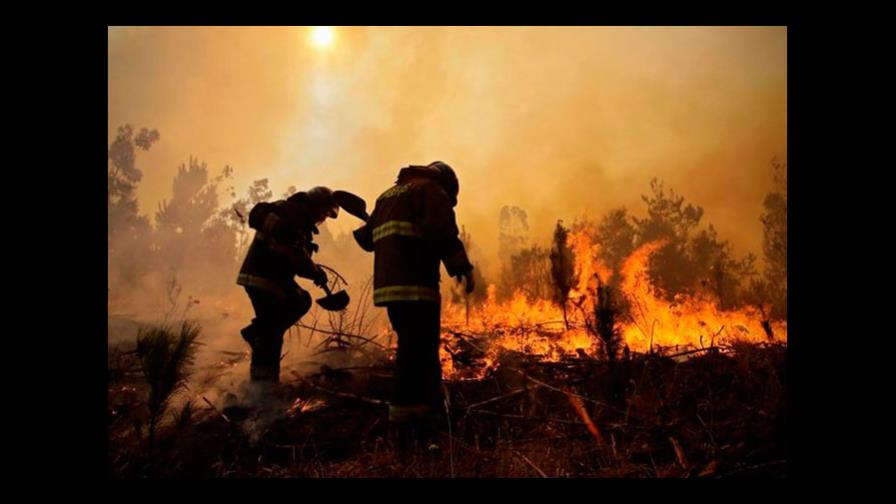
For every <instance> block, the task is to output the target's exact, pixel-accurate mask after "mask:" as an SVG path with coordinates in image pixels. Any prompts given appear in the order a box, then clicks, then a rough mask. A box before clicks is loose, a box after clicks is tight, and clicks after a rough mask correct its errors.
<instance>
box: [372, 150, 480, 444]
mask: <svg viewBox="0 0 896 504" xmlns="http://www.w3.org/2000/svg"><path fill="white" fill-rule="evenodd" d="M458 192H459V184H458V181H457V177H456V176H455V174H454V170H452V169H451V167H449V166H448V165H447V164H445V163H442V162H440V161H436V162H434V163H431V164H429V165H427V166H408V167H406V168H402V169H401V170H400V171H399V173H398V180H397V181H396V183H395V185H394V186H393V187H391V188H390V189H388V190H387V191H386V192H384V193H383V194H382V195H381V196H380V197H379V198H377V201H376V207H375V208H374V210H373V213H372V214H371V215H370V218H369V219H368V221H367V224H365V225H364V226H362V227H361V228H359V229H357V230H355V232H354V236H355V239H356V240H357V242H358V244H359V245H360V246H361V248H363V249H364V250H366V251H368V252H374V274H373V287H374V290H373V302H374V304H375V305H376V306H385V307H386V309H387V311H388V314H389V321H390V322H391V323H392V328H393V329H394V330H395V332H396V333H397V334H398V352H397V356H396V385H395V387H396V389H395V397H394V400H393V402H392V404H391V406H390V408H389V420H390V422H392V423H394V424H397V425H398V426H402V425H418V426H423V427H426V424H427V423H428V422H430V421H431V419H432V418H433V417H435V415H437V414H438V413H439V412H440V411H441V410H442V407H441V400H442V388H441V387H442V369H441V365H440V363H439V336H440V308H441V299H440V296H439V263H440V262H444V263H445V268H446V269H447V270H448V274H449V275H451V276H452V277H455V278H456V279H458V280H461V279H463V280H464V281H465V282H466V291H467V293H470V292H472V291H473V274H472V271H473V265H472V264H470V261H469V259H468V258H467V253H466V251H465V250H464V245H463V243H462V242H461V241H460V238H459V237H458V229H457V224H456V223H455V216H454V207H455V206H456V205H457V195H458Z"/></svg>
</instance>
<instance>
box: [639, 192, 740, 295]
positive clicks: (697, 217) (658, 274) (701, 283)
mask: <svg viewBox="0 0 896 504" xmlns="http://www.w3.org/2000/svg"><path fill="white" fill-rule="evenodd" d="M650 188H651V192H652V194H651V195H649V196H647V195H645V196H642V199H643V200H644V202H645V203H647V217H646V218H643V219H639V218H634V227H635V230H636V240H635V244H636V245H639V246H640V245H642V244H645V243H648V242H651V241H654V240H657V239H665V240H667V245H666V246H665V247H663V248H661V249H659V250H658V251H657V253H656V254H654V256H653V257H652V258H651V264H650V274H651V278H652V279H653V281H654V282H655V284H656V285H657V286H658V287H659V288H660V290H661V291H662V292H663V293H664V294H665V296H666V297H667V298H668V299H670V300H671V299H674V297H675V295H677V294H693V293H696V292H698V291H701V290H702V291H705V292H708V293H711V294H712V295H713V296H715V297H716V298H717V299H718V300H719V303H720V305H721V307H722V308H725V309H727V308H731V307H733V306H735V305H737V304H739V303H740V302H741V300H742V298H743V290H744V285H745V284H746V282H747V280H749V279H750V278H751V277H752V276H753V275H754V274H755V271H754V262H755V257H754V256H753V255H752V254H748V255H747V256H745V257H744V258H741V259H738V258H736V257H734V254H733V252H732V250H731V245H730V243H728V241H727V240H720V239H719V237H718V234H717V233H716V230H715V228H714V227H713V226H712V225H711V224H710V225H709V226H708V227H707V228H705V229H699V230H698V226H699V225H700V221H701V219H702V218H703V208H701V207H700V206H695V205H691V204H689V203H686V202H685V200H684V197H682V196H679V195H677V194H676V193H675V191H672V190H669V191H668V192H667V191H666V189H665V188H664V187H663V184H662V182H659V181H658V180H657V179H653V180H652V181H651V183H650Z"/></svg>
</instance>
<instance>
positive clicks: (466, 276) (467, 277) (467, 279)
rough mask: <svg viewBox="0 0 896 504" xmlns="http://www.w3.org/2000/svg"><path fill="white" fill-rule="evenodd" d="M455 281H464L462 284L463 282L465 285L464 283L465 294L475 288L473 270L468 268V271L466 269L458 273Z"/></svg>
mask: <svg viewBox="0 0 896 504" xmlns="http://www.w3.org/2000/svg"><path fill="white" fill-rule="evenodd" d="M457 281H458V282H460V281H463V282H464V284H465V285H464V291H465V292H466V293H467V294H470V293H472V292H473V289H475V288H476V282H475V281H474V280H473V270H469V271H467V272H466V273H461V274H460V275H458V277H457Z"/></svg>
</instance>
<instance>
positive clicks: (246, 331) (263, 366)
mask: <svg viewBox="0 0 896 504" xmlns="http://www.w3.org/2000/svg"><path fill="white" fill-rule="evenodd" d="M339 193H342V192H341V191H336V194H335V195H334V192H333V191H331V190H330V189H328V188H326V187H315V188H313V189H311V190H309V191H308V192H299V193H296V194H293V195H292V196H290V197H289V198H288V199H286V200H280V201H276V202H273V203H267V202H263V203H259V204H257V205H255V207H253V208H252V210H251V212H250V213H249V226H250V227H251V228H252V229H255V231H256V232H255V239H254V240H253V242H252V244H251V246H250V247H249V251H248V253H247V254H246V259H245V260H244V261H243V265H242V268H241V269H240V274H239V277H238V278H237V282H236V283H237V284H239V285H242V286H243V287H244V288H245V289H246V293H247V294H248V295H249V299H250V300H251V301H252V307H253V308H254V309H255V318H253V319H252V323H251V324H249V325H248V326H247V327H245V328H243V329H242V331H241V333H242V335H243V339H245V340H246V342H248V343H249V346H250V347H251V348H252V361H251V365H250V371H249V374H250V378H251V380H252V381H253V382H274V383H276V382H278V381H279V379H280V352H281V350H282V347H283V335H284V333H285V332H286V331H287V330H288V329H289V327H290V326H292V325H293V324H295V323H296V322H298V320H299V319H300V318H301V317H302V316H303V315H305V314H306V313H307V312H308V310H310V309H311V295H310V294H309V293H308V292H307V291H305V290H304V289H302V288H301V287H299V285H298V284H296V282H295V281H294V280H293V277H294V276H295V275H298V276H300V277H303V278H309V279H311V280H313V281H314V284H315V285H317V286H318V287H324V286H326V285H327V275H326V273H325V272H324V271H323V269H321V267H320V266H318V265H317V264H315V263H314V261H313V260H312V259H311V256H312V255H313V254H314V253H315V252H317V250H318V246H317V244H316V243H314V241H313V237H314V235H315V234H318V233H319V230H318V226H319V225H321V224H322V223H323V221H324V220H326V219H327V218H328V217H329V218H336V216H337V215H338V214H339V206H340V205H339V198H338V196H339ZM343 194H347V193H343ZM365 217H366V214H365Z"/></svg>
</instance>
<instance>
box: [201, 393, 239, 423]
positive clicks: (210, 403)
mask: <svg viewBox="0 0 896 504" xmlns="http://www.w3.org/2000/svg"><path fill="white" fill-rule="evenodd" d="M200 397H202V400H203V401H205V403H206V404H208V405H209V407H211V409H212V410H214V412H215V413H217V414H218V416H220V417H221V418H223V419H224V420H226V421H227V423H229V424H232V423H233V421H231V420H230V419H229V418H227V415H225V414H224V413H223V412H221V411H218V408H216V407H215V405H214V404H212V402H211V401H209V400H208V398H206V397H205V396H200Z"/></svg>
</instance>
